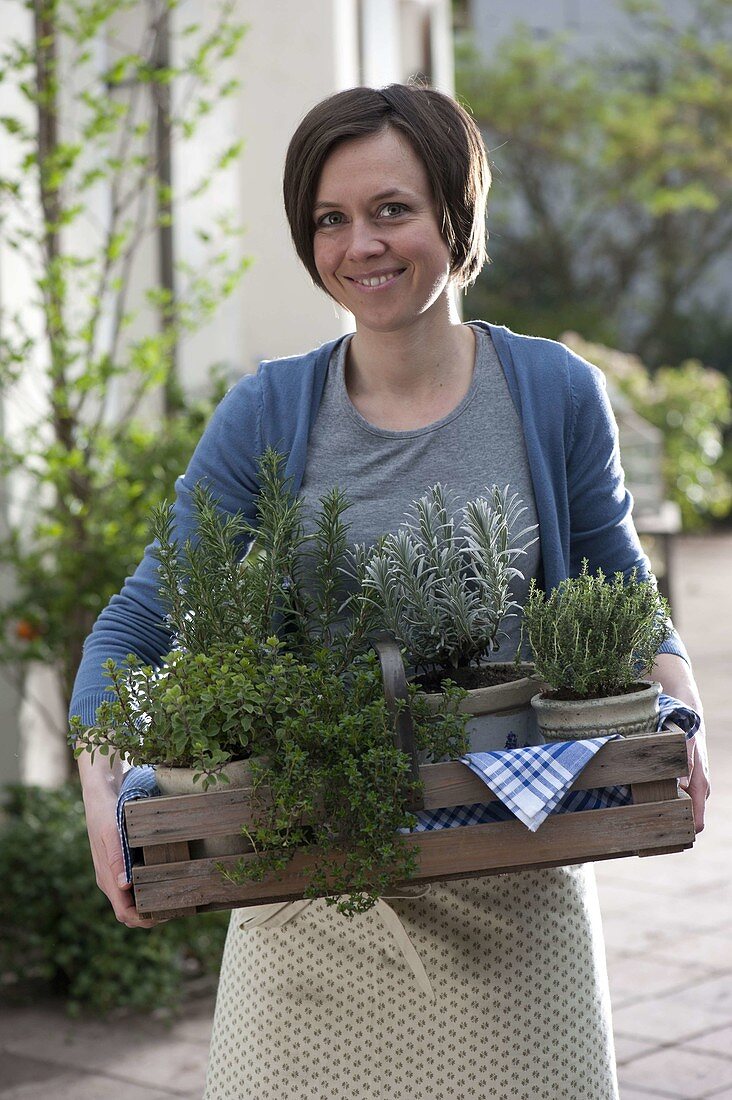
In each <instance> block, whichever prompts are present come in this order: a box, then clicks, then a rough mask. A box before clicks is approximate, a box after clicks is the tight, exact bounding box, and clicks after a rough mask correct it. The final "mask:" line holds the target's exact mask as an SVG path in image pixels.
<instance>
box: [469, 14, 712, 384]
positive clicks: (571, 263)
mask: <svg viewBox="0 0 732 1100" xmlns="http://www.w3.org/2000/svg"><path fill="white" fill-rule="evenodd" d="M623 7H624V8H626V9H627V10H628V11H629V13H630V14H631V15H632V18H633V19H634V20H635V22H636V26H637V34H636V35H634V36H633V38H632V40H630V39H626V40H625V42H624V43H623V53H622V57H621V58H620V59H619V56H618V54H617V52H616V53H613V54H610V53H609V52H606V51H604V50H602V49H598V50H597V51H596V52H594V53H593V54H592V56H584V57H581V56H577V53H576V51H575V50H569V49H568V48H567V40H566V37H564V36H557V37H555V38H553V39H550V40H544V41H541V42H536V41H534V40H532V38H531V37H530V35H529V33H528V32H527V31H526V30H525V29H521V28H519V29H518V30H517V31H516V32H515V34H514V35H513V36H512V37H510V38H509V39H506V40H502V41H501V43H500V48H499V49H498V50H497V52H496V56H495V59H494V60H491V61H490V62H486V61H484V60H483V59H482V58H481V57H480V56H479V54H478V53H477V51H476V50H475V49H474V48H473V47H471V46H470V45H462V46H460V47H459V49H458V59H457V60H458V64H457V88H458V93H459V95H460V96H461V98H462V99H463V100H464V101H465V102H467V104H468V105H469V106H470V108H471V109H472V110H473V112H474V114H475V115H476V117H477V119H478V121H479V122H480V124H481V126H482V128H483V129H484V132H485V134H486V138H487V142H488V145H489V148H490V149H491V150H492V158H493V160H494V162H495V163H494V175H495V185H494V186H495V191H494V195H493V199H492V204H491V207H490V210H489V228H490V232H491V257H492V259H493V261H494V266H493V267H490V268H488V269H486V270H485V271H484V273H483V275H482V276H481V278H480V279H479V281H478V283H477V284H476V286H475V288H474V290H473V291H472V292H471V294H470V295H469V296H468V300H467V313H468V315H469V316H480V315H483V316H485V315H489V316H491V317H492V318H493V319H495V320H499V321H503V322H505V323H507V324H509V325H510V326H511V327H514V328H517V329H519V330H525V331H530V332H535V333H539V334H544V335H548V336H552V337H556V336H558V335H559V333H560V332H562V331H563V330H564V329H565V328H574V329H576V330H578V331H580V332H581V333H582V334H583V335H584V336H585V337H587V338H589V339H594V340H599V341H601V342H603V343H607V344H611V345H613V346H617V347H620V348H623V349H625V350H628V351H633V352H636V353H638V354H639V355H641V356H642V357H643V359H644V361H645V362H647V363H649V364H650V365H651V366H652V367H655V366H658V365H659V364H661V363H664V362H665V363H676V362H679V361H680V360H682V359H686V358H689V357H699V356H701V357H702V358H703V359H704V361H705V362H706V363H708V364H709V365H712V366H716V367H718V368H719V369H722V370H726V371H730V370H731V369H732V366H731V364H732V323H730V321H729V316H728V311H727V310H726V308H723V304H722V297H723V293H722V285H723V275H724V271H723V270H722V266H721V265H723V264H724V262H725V261H726V262H727V263H728V264H729V262H730V245H731V244H732V156H731V155H730V154H731V153H732V41H731V39H730V35H729V31H730V29H732V4H730V0H697V2H696V3H695V4H693V5H692V6H691V12H690V16H689V21H688V23H686V24H684V25H679V23H678V22H677V21H675V20H672V19H671V17H670V16H669V15H668V14H667V13H666V12H665V10H664V7H663V5H661V4H659V3H653V2H650V0H632V2H631V0H626V2H625V3H624V4H623ZM715 271H716V279H715ZM715 286H716V287H719V291H718V292H717V293H718V298H719V301H718V302H716V301H715V300H714V296H715V289H714V288H715Z"/></svg>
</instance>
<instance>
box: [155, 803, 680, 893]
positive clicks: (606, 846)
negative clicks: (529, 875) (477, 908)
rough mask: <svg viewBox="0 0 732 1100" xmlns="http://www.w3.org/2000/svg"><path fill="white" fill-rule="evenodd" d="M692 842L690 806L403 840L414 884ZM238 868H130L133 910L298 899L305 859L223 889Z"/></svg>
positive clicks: (206, 863) (595, 813) (564, 817)
mask: <svg viewBox="0 0 732 1100" xmlns="http://www.w3.org/2000/svg"><path fill="white" fill-rule="evenodd" d="M693 841H694V825H693V820H692V815H691V800H690V799H688V798H684V799H674V800H673V801H671V802H658V803H649V804H645V805H641V806H620V807H613V808H612V809H607V810H591V811H586V812H584V813H577V814H561V815H558V816H556V817H550V818H548V819H547V820H546V821H545V822H544V824H543V825H542V827H541V829H540V830H539V832H537V833H530V832H529V831H528V830H527V829H526V827H525V826H524V825H522V824H521V823H520V822H517V821H506V822H495V823H490V824H487V825H471V826H464V827H462V828H460V829H444V830H435V831H433V832H429V833H419V834H414V835H413V836H410V837H406V838H405V842H406V843H407V845H409V846H411V847H414V848H416V849H417V851H418V853H419V858H420V867H419V871H418V872H417V874H416V875H415V876H414V877H413V878H412V879H410V882H412V883H414V882H428V881H434V880H437V881H439V880H446V879H450V878H456V877H467V876H470V875H486V874H501V873H506V872H508V871H515V870H519V869H524V868H528V867H542V866H558V865H564V864H570V863H585V862H588V861H592V860H600V859H612V858H617V857H619V856H624V855H635V854H637V853H638V852H639V851H641V850H646V851H651V850H664V849H667V848H669V847H671V846H673V850H674V851H681V850H683V849H684V848H688V847H691V845H692V844H693ZM243 858H244V859H245V860H246V859H251V858H253V857H247V856H245V857H243ZM236 863H237V857H236V856H224V857H222V858H221V860H196V861H189V862H186V863H179V864H167V865H165V864H163V865H160V866H157V867H140V868H135V871H134V876H133V877H134V883H135V892H136V897H137V898H138V906H139V907H141V908H142V909H144V910H145V911H146V912H153V913H154V912H156V911H158V910H170V909H175V908H176V907H180V906H191V905H194V906H197V907H201V906H205V907H206V908H233V907H235V906H237V905H256V904H257V903H259V902H270V901H289V900H294V899H296V898H299V897H302V892H303V888H304V885H305V882H306V877H305V876H306V873H307V868H308V859H307V856H306V855H305V854H299V855H296V856H295V857H294V858H293V860H292V862H291V864H290V865H289V868H288V870H287V872H286V873H285V874H283V875H282V876H281V877H280V878H279V879H271V880H267V881H264V882H259V883H250V884H247V885H245V886H234V885H233V884H231V883H229V882H227V881H226V880H225V879H224V878H223V876H222V875H221V872H220V871H219V870H218V868H217V864H220V865H221V866H223V867H229V868H231V867H234V866H236ZM456 868H459V871H457V872H456V870H455V869H456Z"/></svg>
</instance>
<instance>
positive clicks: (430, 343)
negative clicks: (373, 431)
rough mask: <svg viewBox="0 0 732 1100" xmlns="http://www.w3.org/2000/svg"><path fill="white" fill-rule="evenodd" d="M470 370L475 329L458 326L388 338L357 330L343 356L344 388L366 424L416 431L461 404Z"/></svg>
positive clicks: (405, 332) (423, 328)
mask: <svg viewBox="0 0 732 1100" xmlns="http://www.w3.org/2000/svg"><path fill="white" fill-rule="evenodd" d="M474 365H475V336H474V333H473V330H472V329H471V328H470V327H469V326H467V325H461V324H459V323H458V322H457V321H456V322H455V323H454V324H450V325H449V326H445V328H444V329H441V330H439V329H438V330H437V331H435V329H433V328H432V327H431V326H427V325H424V324H422V325H420V326H418V327H417V326H415V328H414V329H413V330H400V331H398V332H390V333H382V332H373V331H372V330H364V329H359V330H358V331H357V332H356V334H355V335H354V337H353V339H352V340H351V343H350V346H349V348H348V354H347V357H346V366H345V381H346V389H347V392H348V396H349V398H350V399H351V402H352V403H353V405H354V406H355V407H356V409H357V410H358V412H359V413H360V414H361V415H362V416H363V417H364V419H366V420H367V421H368V422H369V423H370V424H373V425H374V426H376V427H380V428H385V429H390V430H395V431H399V430H411V429H417V428H421V427H424V426H426V425H428V424H433V423H435V422H436V421H438V420H441V419H443V417H445V416H447V415H448V414H449V413H450V412H452V410H453V409H455V408H456V407H457V406H458V405H459V404H460V402H461V401H462V400H463V398H464V397H465V396H466V394H467V393H468V391H469V389H470V386H471V383H472V380H473V368H474Z"/></svg>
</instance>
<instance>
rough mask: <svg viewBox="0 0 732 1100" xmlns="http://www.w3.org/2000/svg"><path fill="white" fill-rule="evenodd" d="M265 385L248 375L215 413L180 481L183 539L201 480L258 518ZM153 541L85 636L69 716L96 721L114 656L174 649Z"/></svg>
mask: <svg viewBox="0 0 732 1100" xmlns="http://www.w3.org/2000/svg"><path fill="white" fill-rule="evenodd" d="M261 401H262V391H261V380H260V376H259V375H258V374H257V375H247V376H246V377H244V378H242V379H241V380H240V381H239V382H238V383H237V384H236V385H235V386H234V387H233V388H232V389H231V390H229V392H228V393H227V395H226V396H225V397H224V399H223V400H222V401H221V403H220V404H219V405H218V407H217V408H216V410H215V411H214V413H213V416H212V417H211V420H210V421H209V424H208V426H207V427H206V430H205V431H204V433H203V435H202V436H201V439H200V441H199V443H198V445H197V447H196V449H195V451H194V453H193V456H192V458H191V461H190V463H189V465H188V468H187V470H186V471H185V473H184V474H183V475H182V476H181V477H179V478H178V479H177V481H176V484H175V500H174V529H173V534H174V537H175V538H177V539H178V540H179V541H180V542H181V543H182V542H184V541H185V539H186V538H187V537H188V536H189V535H191V534H192V533H193V530H194V514H193V507H192V491H193V488H194V487H195V485H196V484H197V483H198V482H202V483H204V484H205V485H207V486H208V488H210V489H211V491H212V492H213V494H214V495H215V496H216V497H218V498H219V500H220V504H221V507H222V509H223V510H224V511H227V512H230V513H234V512H237V511H241V512H243V513H244V514H245V515H246V516H247V518H249V519H250V520H253V519H254V515H255V512H254V500H255V496H256V492H257V461H258V458H259V455H260V454H261V450H262V445H261V437H262V431H261V421H262V409H261ZM153 551H154V545H153V544H150V545H149V546H148V547H147V548H146V550H145V554H144V557H143V559H142V561H141V562H140V564H139V566H138V567H137V569H136V570H135V572H134V573H133V575H132V576H131V577H128V578H127V580H126V581H125V583H124V586H123V588H122V590H121V591H120V592H119V593H118V594H117V595H115V596H113V597H112V599H111V600H110V602H109V603H108V605H107V607H106V608H105V609H104V611H102V613H101V615H100V616H99V618H98V619H97V621H96V623H95V624H94V627H93V629H92V632H91V634H90V635H89V637H88V638H87V639H86V642H85V643H84V651H83V656H82V660H81V664H80V666H79V670H78V673H77V676H76V681H75V684H74V691H73V696H72V700H71V706H70V711H69V713H70V716H72V715H79V717H80V718H81V719H82V721H83V722H84V723H85V724H87V725H92V724H93V722H94V718H95V715H96V711H97V707H98V706H99V704H100V703H101V702H102V700H103V699H104V697H105V690H104V689H105V686H106V683H107V681H106V678H105V676H104V672H103V669H102V665H103V663H104V662H105V661H106V660H107V659H108V658H110V657H111V658H113V659H114V660H115V661H118V662H119V661H122V660H124V658H125V657H126V656H127V655H128V654H130V653H134V654H135V655H137V656H138V657H140V658H141V659H142V660H143V661H145V662H146V663H149V664H153V665H156V664H158V663H159V662H160V659H161V657H163V655H164V654H165V653H167V652H168V650H169V649H170V644H171V635H170V632H169V631H168V629H167V628H166V626H165V622H164V615H165V612H164V609H163V607H162V606H161V603H160V598H159V585H158V568H157V567H158V563H157V558H156V557H155V554H154V552H153Z"/></svg>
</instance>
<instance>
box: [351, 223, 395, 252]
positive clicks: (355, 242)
mask: <svg viewBox="0 0 732 1100" xmlns="http://www.w3.org/2000/svg"><path fill="white" fill-rule="evenodd" d="M385 251H386V245H385V243H384V241H383V240H382V239H381V236H380V234H379V232H378V229H377V227H376V226H375V225H374V224H373V222H372V221H370V220H368V219H364V220H362V221H359V220H354V221H353V222H352V223H351V233H350V237H349V241H348V253H349V256H351V258H352V259H359V258H364V257H367V256H380V255H381V254H382V253H383V252H385Z"/></svg>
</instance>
